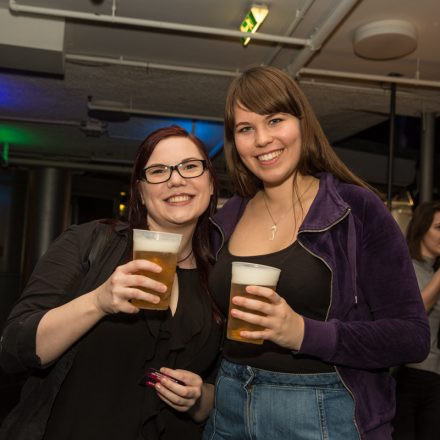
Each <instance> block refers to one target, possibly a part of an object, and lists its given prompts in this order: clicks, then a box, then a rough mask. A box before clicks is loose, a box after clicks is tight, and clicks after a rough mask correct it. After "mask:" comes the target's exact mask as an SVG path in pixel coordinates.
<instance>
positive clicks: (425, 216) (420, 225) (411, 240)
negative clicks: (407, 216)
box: [406, 202, 440, 261]
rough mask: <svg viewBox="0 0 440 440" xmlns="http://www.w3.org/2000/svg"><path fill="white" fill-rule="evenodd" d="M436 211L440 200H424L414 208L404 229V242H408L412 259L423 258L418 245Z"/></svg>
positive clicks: (438, 210) (438, 208) (439, 207)
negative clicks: (406, 227)
mask: <svg viewBox="0 0 440 440" xmlns="http://www.w3.org/2000/svg"><path fill="white" fill-rule="evenodd" d="M436 212H440V202H424V203H421V204H420V205H419V206H417V208H416V209H415V210H414V213H413V216H412V218H411V221H410V222H409V224H408V229H407V230H406V242H407V243H408V248H409V253H410V254H411V258H413V259H414V260H418V261H423V260H424V259H423V256H422V254H421V252H420V250H421V249H420V245H421V242H422V240H423V237H424V236H425V234H426V233H427V232H428V229H429V228H430V227H431V225H432V221H433V220H434V214H435V213H436Z"/></svg>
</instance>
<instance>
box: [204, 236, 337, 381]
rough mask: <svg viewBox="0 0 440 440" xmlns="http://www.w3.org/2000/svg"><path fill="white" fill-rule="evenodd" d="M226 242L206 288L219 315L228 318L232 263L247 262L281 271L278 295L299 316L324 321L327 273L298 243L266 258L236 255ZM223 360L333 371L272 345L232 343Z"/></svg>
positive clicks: (277, 368)
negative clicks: (220, 313)
mask: <svg viewBox="0 0 440 440" xmlns="http://www.w3.org/2000/svg"><path fill="white" fill-rule="evenodd" d="M228 245H229V243H226V244H225V246H224V247H223V248H222V250H221V251H220V254H219V258H218V261H217V263H216V265H215V267H214V269H213V271H212V272H211V276H210V280H209V288H210V291H211V293H212V295H213V297H214V300H215V301H216V303H217V304H218V306H219V308H220V310H221V312H222V313H223V314H224V315H225V316H227V313H228V306H229V290H230V283H231V263H232V261H248V262H251V263H257V264H266V265H268V266H274V267H277V268H279V269H281V274H280V278H279V281H278V286H277V293H278V294H279V295H281V296H282V297H283V298H284V299H285V300H286V301H287V303H288V304H289V305H290V306H291V307H292V309H294V310H295V311H296V312H297V313H299V314H300V315H302V316H305V317H308V318H311V319H316V320H319V321H324V320H325V318H326V315H327V310H328V308H329V305H330V282H331V276H330V270H329V269H328V268H327V266H326V265H325V264H324V263H323V262H322V261H321V260H320V259H318V258H317V257H314V256H313V255H311V254H310V253H309V252H308V251H306V250H305V249H304V248H303V247H302V246H301V245H300V244H299V243H298V242H297V241H295V242H294V243H293V244H292V245H290V246H289V247H287V248H285V249H282V250H280V251H278V252H274V253H271V254H266V255H255V256H236V255H232V254H231V253H230V252H229V250H228ZM223 355H224V357H225V358H226V359H227V360H229V361H231V362H236V363H239V364H243V365H250V366H252V367H256V368H261V369H264V370H270V371H278V372H284V373H296V374H313V373H325V372H332V371H334V367H333V366H332V365H329V364H326V363H324V362H322V361H321V360H319V359H316V358H313V357H311V356H305V355H294V354H292V352H291V351H290V350H288V349H285V348H282V347H280V346H278V345H276V344H274V343H273V342H270V341H264V343H263V345H256V344H248V343H244V342H237V341H231V340H229V339H227V338H225V340H224V346H223Z"/></svg>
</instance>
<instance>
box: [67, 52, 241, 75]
mask: <svg viewBox="0 0 440 440" xmlns="http://www.w3.org/2000/svg"><path fill="white" fill-rule="evenodd" d="M65 59H66V61H71V62H72V61H80V62H82V61H84V62H91V63H105V64H114V65H119V66H130V67H143V68H144V69H158V70H168V71H174V72H186V73H197V74H202V75H215V76H229V77H235V76H237V75H238V74H239V73H240V72H238V71H232V70H216V69H202V68H199V67H185V66H176V65H171V64H159V63H150V62H148V61H133V60H127V59H124V58H123V57H120V58H108V57H97V56H90V55H79V54H66V55H65Z"/></svg>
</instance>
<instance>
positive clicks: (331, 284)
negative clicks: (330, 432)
mask: <svg viewBox="0 0 440 440" xmlns="http://www.w3.org/2000/svg"><path fill="white" fill-rule="evenodd" d="M350 212H351V209H350V208H348V209H347V210H346V211H345V213H344V214H343V215H342V216H341V217H340V218H339V219H337V220H336V221H335V222H333V223H332V224H331V225H329V226H327V227H326V228H323V229H308V230H307V229H305V230H302V231H300V232H299V233H298V235H300V234H301V233H303V232H325V231H328V230H329V229H330V228H332V227H333V226H335V225H336V224H338V223H339V222H341V221H342V220H344V219H345V218H346V217H347V216H348V215H349V214H350ZM298 243H299V244H300V246H301V247H302V248H303V249H304V250H305V251H306V252H308V253H309V254H311V255H313V256H314V257H315V258H318V260H320V261H322V262H323V263H324V264H325V265H326V267H327V268H328V270H329V271H330V275H331V276H330V304H329V306H328V309H327V313H326V315H325V321H327V320H328V315H329V313H330V308H331V306H332V301H333V271H332V269H331V268H330V266H329V265H328V264H327V262H326V261H325V260H324V259H323V258H322V257H320V256H319V255H316V254H315V253H313V252H312V251H311V250H310V249H308V248H307V247H306V246H305V245H303V244H302V243H301V241H300V240H298ZM335 371H336V374H337V375H338V377H339V379H340V381H341V382H342V385H344V387H345V389H346V390H347V391H348V392H349V393H350V396H351V397H352V399H353V402H354V406H355V408H356V397H355V396H354V394H353V392H352V391H351V389H350V387H348V386H347V384H346V383H345V382H344V380H343V379H342V377H341V374H340V373H339V369H338V367H336V366H335ZM353 422H354V426H355V427H356V431H357V433H358V436H359V438H360V439H361V438H362V436H361V434H360V432H359V427H358V424H357V422H356V417H355V416H354V415H353Z"/></svg>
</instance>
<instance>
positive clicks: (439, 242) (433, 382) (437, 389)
mask: <svg viewBox="0 0 440 440" xmlns="http://www.w3.org/2000/svg"><path fill="white" fill-rule="evenodd" d="M406 241H407V243H408V247H409V252H410V254H411V257H412V259H413V264H414V269H415V271H416V276H417V281H418V283H419V287H420V291H421V293H422V299H423V304H424V305H425V310H426V312H427V313H428V319H429V326H430V328H431V349H430V351H429V354H428V357H427V358H426V359H425V360H424V361H423V362H419V363H411V364H407V365H405V366H404V367H401V368H399V369H398V371H397V376H396V380H397V395H396V398H397V410H396V417H395V419H394V423H393V425H394V433H393V438H394V439H395V440H431V439H433V440H434V439H437V438H438V418H439V415H440V347H439V334H440V268H439V263H440V258H439V257H440V202H424V203H421V204H420V205H419V206H418V207H417V208H416V209H415V210H414V213H413V217H412V219H411V221H410V223H409V225H408V230H407V234H406Z"/></svg>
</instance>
